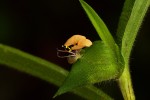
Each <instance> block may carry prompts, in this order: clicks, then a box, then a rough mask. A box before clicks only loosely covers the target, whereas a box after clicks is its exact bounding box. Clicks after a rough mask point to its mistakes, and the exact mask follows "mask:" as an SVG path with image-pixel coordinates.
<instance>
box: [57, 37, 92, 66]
mask: <svg viewBox="0 0 150 100" xmlns="http://www.w3.org/2000/svg"><path fill="white" fill-rule="evenodd" d="M91 45H92V42H91V41H90V40H89V39H86V37H85V36H82V35H73V36H72V37H70V38H69V39H68V40H67V41H66V42H65V44H64V45H62V48H63V50H60V49H57V56H58V57H60V58H67V59H68V63H70V64H73V63H74V62H76V61H77V59H79V58H80V57H81V56H82V53H81V51H82V48H84V47H90V46H91Z"/></svg>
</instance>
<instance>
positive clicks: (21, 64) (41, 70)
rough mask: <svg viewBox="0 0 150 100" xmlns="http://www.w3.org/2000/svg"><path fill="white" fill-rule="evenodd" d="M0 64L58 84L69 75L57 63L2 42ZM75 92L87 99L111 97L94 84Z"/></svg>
mask: <svg viewBox="0 0 150 100" xmlns="http://www.w3.org/2000/svg"><path fill="white" fill-rule="evenodd" d="M0 64H2V65H6V66H7V67H10V68H14V69H17V70H18V71H22V72H25V73H28V74H30V75H33V76H36V77H38V78H41V79H43V80H45V81H47V82H49V83H51V84H54V85H56V86H60V85H61V84H62V82H63V81H64V79H65V78H66V76H67V75H68V71H66V70H64V69H62V68H61V67H59V66H57V65H56V64H53V63H51V62H48V61H46V60H43V59H41V58H39V57H35V56H32V55H30V54H28V53H25V52H23V51H20V50H18V49H15V48H12V47H9V46H6V45H2V44H0ZM97 91H98V92H97ZM73 93H74V94H77V95H79V96H81V97H83V98H85V99H87V100H95V97H102V98H103V97H104V96H105V97H107V98H109V99H110V97H109V96H108V95H107V94H105V93H104V92H103V91H101V90H100V89H97V88H96V87H94V86H89V87H84V88H81V89H78V90H75V91H73ZM87 94H88V95H87ZM89 97H90V98H89ZM109 99H108V100H109ZM110 100H111V99H110Z"/></svg>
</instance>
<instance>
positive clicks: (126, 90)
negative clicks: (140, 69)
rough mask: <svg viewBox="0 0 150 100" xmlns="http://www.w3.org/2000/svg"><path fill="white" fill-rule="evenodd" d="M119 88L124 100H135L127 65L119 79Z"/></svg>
mask: <svg viewBox="0 0 150 100" xmlns="http://www.w3.org/2000/svg"><path fill="white" fill-rule="evenodd" d="M119 86H120V89H121V92H122V94H123V98H124V100H135V95H134V91H133V88H132V81H131V76H130V71H129V66H128V64H126V65H125V69H124V72H123V73H122V75H121V77H120V78H119Z"/></svg>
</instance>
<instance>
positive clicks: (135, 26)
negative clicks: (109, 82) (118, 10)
mask: <svg viewBox="0 0 150 100" xmlns="http://www.w3.org/2000/svg"><path fill="white" fill-rule="evenodd" d="M126 2H128V3H125V6H126V7H124V11H125V10H126V9H128V8H127V7H128V5H127V4H133V0H127V1H126ZM130 2H131V3H130ZM149 5H150V0H135V2H134V4H133V5H131V6H133V9H132V11H130V12H131V13H128V14H131V15H128V17H129V18H127V19H129V20H128V21H127V23H122V24H123V25H122V27H124V28H122V29H123V31H124V33H122V31H120V30H119V29H118V34H120V36H121V37H118V38H120V39H122V45H121V53H122V56H123V58H124V61H125V68H124V72H123V73H122V75H121V77H120V78H119V81H118V82H119V86H120V89H121V92H122V94H123V97H124V99H125V100H135V96H134V91H133V88H132V82H131V77H130V71H129V70H130V69H129V65H128V64H129V57H130V54H131V50H132V48H133V43H134V41H135V38H136V36H137V33H138V30H139V28H140V26H141V23H142V21H143V19H144V16H145V14H146V12H147V10H148V7H149ZM131 8H132V7H131ZM122 16H123V15H122ZM124 17H126V16H124ZM122 18H123V17H122ZM120 24H121V23H120ZM119 32H120V33H119ZM120 42H121V41H120Z"/></svg>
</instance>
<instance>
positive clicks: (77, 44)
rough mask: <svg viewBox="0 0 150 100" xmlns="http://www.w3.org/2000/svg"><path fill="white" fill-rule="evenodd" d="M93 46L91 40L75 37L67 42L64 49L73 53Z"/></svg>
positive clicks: (80, 36)
mask: <svg viewBox="0 0 150 100" xmlns="http://www.w3.org/2000/svg"><path fill="white" fill-rule="evenodd" d="M91 45H92V42H91V41H90V40H89V39H86V37H85V36H82V35H73V36H72V37H70V38H69V39H68V40H67V41H66V43H65V44H64V45H63V47H65V48H66V49H69V51H72V50H79V49H82V48H84V47H90V46H91Z"/></svg>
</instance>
